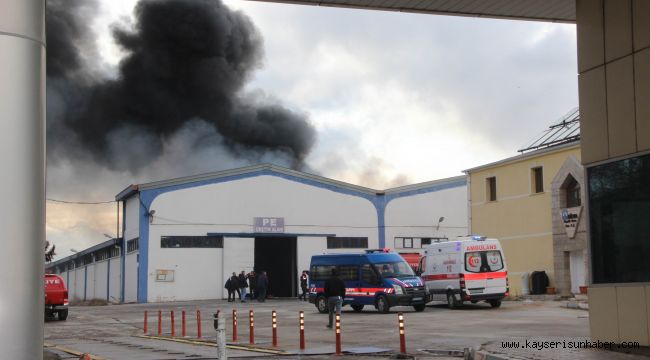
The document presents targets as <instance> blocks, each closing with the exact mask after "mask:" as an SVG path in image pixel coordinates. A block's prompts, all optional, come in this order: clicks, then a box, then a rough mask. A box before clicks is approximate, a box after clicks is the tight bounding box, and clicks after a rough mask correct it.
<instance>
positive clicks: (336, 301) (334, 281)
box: [325, 268, 345, 329]
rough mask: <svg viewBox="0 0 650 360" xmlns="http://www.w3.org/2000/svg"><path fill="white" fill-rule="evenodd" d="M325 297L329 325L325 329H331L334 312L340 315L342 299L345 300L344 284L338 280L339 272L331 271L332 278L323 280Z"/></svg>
mask: <svg viewBox="0 0 650 360" xmlns="http://www.w3.org/2000/svg"><path fill="white" fill-rule="evenodd" d="M325 297H326V298H327V307H328V309H329V323H328V324H327V328H328V329H331V328H332V322H333V320H334V310H336V313H337V314H339V315H340V314H341V306H343V298H345V283H343V280H341V279H340V278H339V272H338V270H337V269H336V268H334V269H332V276H331V277H330V278H329V279H327V280H325Z"/></svg>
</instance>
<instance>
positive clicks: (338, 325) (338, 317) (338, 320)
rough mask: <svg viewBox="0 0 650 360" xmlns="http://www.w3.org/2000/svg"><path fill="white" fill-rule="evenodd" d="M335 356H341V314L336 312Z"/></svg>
mask: <svg viewBox="0 0 650 360" xmlns="http://www.w3.org/2000/svg"><path fill="white" fill-rule="evenodd" d="M335 355H336V356H341V355H343V353H342V352H341V314H338V313H337V314H336V354H335Z"/></svg>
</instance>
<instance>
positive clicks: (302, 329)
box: [299, 310, 305, 350]
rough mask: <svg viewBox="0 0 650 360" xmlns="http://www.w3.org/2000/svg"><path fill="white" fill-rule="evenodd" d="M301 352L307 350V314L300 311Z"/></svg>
mask: <svg viewBox="0 0 650 360" xmlns="http://www.w3.org/2000/svg"><path fill="white" fill-rule="evenodd" d="M299 323H300V350H305V312H304V311H302V310H300V322H299Z"/></svg>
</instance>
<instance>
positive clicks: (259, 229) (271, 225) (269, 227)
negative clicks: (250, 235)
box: [253, 217, 284, 233]
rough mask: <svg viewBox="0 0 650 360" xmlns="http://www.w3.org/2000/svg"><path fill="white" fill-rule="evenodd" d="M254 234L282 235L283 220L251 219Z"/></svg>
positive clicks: (271, 218) (274, 218)
mask: <svg viewBox="0 0 650 360" xmlns="http://www.w3.org/2000/svg"><path fill="white" fill-rule="evenodd" d="M253 223H254V226H253V227H254V228H255V232H256V233H283V232H284V218H276V217H256V218H254V219H253Z"/></svg>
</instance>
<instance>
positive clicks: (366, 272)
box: [361, 264, 379, 284]
mask: <svg viewBox="0 0 650 360" xmlns="http://www.w3.org/2000/svg"><path fill="white" fill-rule="evenodd" d="M361 279H362V280H363V281H364V282H366V283H369V284H376V283H378V282H379V278H378V277H377V274H376V273H375V270H374V269H373V268H372V266H370V264H363V265H362V266H361Z"/></svg>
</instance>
